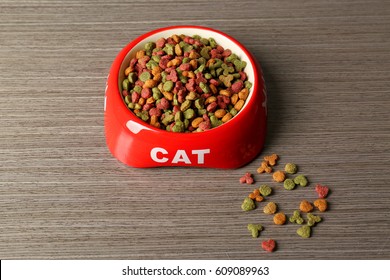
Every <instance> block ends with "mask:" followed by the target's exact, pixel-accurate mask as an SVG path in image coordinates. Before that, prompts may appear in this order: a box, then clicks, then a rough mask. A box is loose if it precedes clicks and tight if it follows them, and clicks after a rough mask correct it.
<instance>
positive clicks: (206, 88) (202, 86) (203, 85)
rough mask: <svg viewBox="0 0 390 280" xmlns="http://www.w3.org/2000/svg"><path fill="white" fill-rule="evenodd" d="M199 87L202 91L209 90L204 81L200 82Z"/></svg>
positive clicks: (207, 91)
mask: <svg viewBox="0 0 390 280" xmlns="http://www.w3.org/2000/svg"><path fill="white" fill-rule="evenodd" d="M199 87H200V88H201V89H202V90H203V92H204V93H209V92H210V88H209V86H208V85H207V84H206V83H203V82H200V83H199Z"/></svg>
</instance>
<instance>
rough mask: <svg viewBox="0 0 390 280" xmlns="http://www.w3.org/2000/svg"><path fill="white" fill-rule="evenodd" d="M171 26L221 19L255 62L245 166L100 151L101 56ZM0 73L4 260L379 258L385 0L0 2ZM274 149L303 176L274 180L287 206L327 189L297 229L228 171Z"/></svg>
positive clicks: (384, 244)
mask: <svg viewBox="0 0 390 280" xmlns="http://www.w3.org/2000/svg"><path fill="white" fill-rule="evenodd" d="M222 3H225V4H222ZM176 24H195V25H206V26H209V27H212V28H216V29H219V30H221V31H223V32H226V33H228V34H230V35H231V36H233V37H235V38H236V39H238V40H239V41H240V42H242V43H243V44H244V45H246V46H247V47H248V49H249V50H250V51H251V52H253V54H254V55H255V56H256V58H257V59H258V60H259V61H260V62H261V64H262V66H263V68H264V73H265V78H266V83H267V86H268V90H269V121H268V125H269V129H268V137H267V141H266V146H265V148H264V151H263V153H262V154H261V155H259V157H258V159H256V160H255V161H253V162H252V163H250V164H249V165H247V166H246V167H243V168H240V169H237V170H210V169H195V168H158V169H134V168H131V167H127V166H124V165H123V164H121V163H119V162H118V161H117V160H116V159H114V158H113V157H112V156H111V154H110V153H109V152H108V150H107V148H106V145H105V138H104V126H103V125H104V124H103V99H104V88H105V81H106V80H105V79H106V76H107V74H108V71H109V69H110V66H111V63H112V61H113V60H114V58H115V56H116V55H117V53H118V52H119V51H120V49H121V48H122V47H124V46H125V45H126V44H127V43H128V42H129V41H131V40H132V39H134V38H136V37H138V36H139V35H141V34H143V33H145V32H147V31H150V30H152V29H155V28H159V27H163V26H168V25H176ZM0 85H1V86H0V131H1V133H0V258H1V259H20V258H22V259H30V258H40V259H41V258H43V259H64V258H66V259H84V258H88V259H143V258H145V259H161V258H164V259H390V244H389V236H390V235H389V234H390V231H389V229H390V213H389V210H390V204H389V199H390V185H389V184H390V176H389V170H390V166H389V159H390V157H389V155H390V154H389V146H390V145H389V142H390V133H389V131H390V122H389V109H390V90H389V87H390V3H389V1H384V0H383V1H380V0H377V1H369V0H365V1H351V0H341V1H340V0H327V1H326V0H319V1H303V0H299V1H290V0H283V1H254V0H253V1H250V0H243V1H233V0H227V1H208V0H207V1H206V0H199V1H181V2H180V3H179V2H178V1H164V0H158V1H155V0H152V1H102V0H101V1H88V0H81V1H43V0H42V1H39V0H29V1H11V0H1V1H0ZM274 152H275V153H278V154H279V155H280V156H281V160H280V165H279V168H282V167H281V166H282V165H283V164H284V163H287V162H290V161H292V162H295V163H297V164H298V165H299V167H300V170H301V172H302V173H304V174H306V175H307V176H308V178H309V180H310V182H311V185H310V186H309V187H307V188H306V189H302V188H301V189H297V190H296V191H293V192H287V191H285V190H283V188H282V187H281V186H280V185H276V184H271V185H273V186H275V193H274V196H273V197H272V200H274V201H276V202H278V203H279V205H280V208H281V210H282V211H285V212H286V213H287V214H289V213H292V211H293V210H294V209H296V208H297V205H298V202H299V200H300V199H302V198H306V199H309V200H313V199H314V197H315V193H314V191H313V189H314V186H315V184H316V183H322V184H325V185H328V186H329V187H330V188H331V189H332V193H331V195H330V196H329V202H330V211H329V212H326V213H324V214H323V218H324V221H323V223H321V224H319V225H318V226H317V227H316V228H315V229H314V232H313V237H312V238H310V239H308V240H303V239H301V238H299V237H298V236H297V235H296V234H295V230H296V229H297V226H296V225H293V224H288V225H285V226H275V225H272V222H271V218H270V217H268V216H265V215H264V214H262V213H261V209H257V210H255V211H252V212H250V213H244V212H242V211H241V209H240V204H241V201H242V200H243V198H244V197H245V196H246V195H247V194H248V193H249V192H250V191H251V190H252V189H253V187H252V186H244V185H240V184H239V183H238V179H239V177H240V176H241V175H242V174H244V173H245V172H246V171H250V172H255V171H256V168H257V167H258V165H259V163H260V161H261V158H262V157H263V156H264V155H266V154H270V153H274ZM270 178H271V177H270V175H258V174H256V175H255V179H256V181H257V183H256V185H260V184H261V183H267V182H270V180H271V179H270ZM270 199H271V198H270ZM249 222H260V223H262V224H263V225H264V226H265V228H266V229H265V231H263V232H262V234H261V237H260V238H259V239H252V238H251V237H250V235H249V233H248V232H247V229H246V225H247V224H248V223H249ZM266 238H274V239H275V240H276V241H277V242H278V250H277V252H275V253H273V254H267V253H265V252H264V251H262V250H261V248H260V245H259V244H260V241H261V240H264V239H266Z"/></svg>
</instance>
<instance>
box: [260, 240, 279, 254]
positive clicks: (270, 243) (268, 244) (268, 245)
mask: <svg viewBox="0 0 390 280" xmlns="http://www.w3.org/2000/svg"><path fill="white" fill-rule="evenodd" d="M261 247H262V248H263V250H264V251H267V252H273V251H274V250H275V247H276V242H275V240H273V239H269V240H266V241H263V242H261Z"/></svg>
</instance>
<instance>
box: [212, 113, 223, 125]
mask: <svg viewBox="0 0 390 280" xmlns="http://www.w3.org/2000/svg"><path fill="white" fill-rule="evenodd" d="M210 123H211V126H212V127H217V126H220V125H221V124H222V121H221V120H219V119H218V118H217V117H216V116H214V115H212V116H210Z"/></svg>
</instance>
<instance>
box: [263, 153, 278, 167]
mask: <svg viewBox="0 0 390 280" xmlns="http://www.w3.org/2000/svg"><path fill="white" fill-rule="evenodd" d="M278 159H279V156H278V155H277V154H272V155H270V156H265V157H264V160H265V161H266V162H268V164H269V165H271V166H274V165H275V164H276V161H277V160H278Z"/></svg>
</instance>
